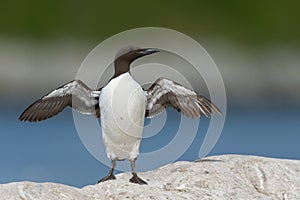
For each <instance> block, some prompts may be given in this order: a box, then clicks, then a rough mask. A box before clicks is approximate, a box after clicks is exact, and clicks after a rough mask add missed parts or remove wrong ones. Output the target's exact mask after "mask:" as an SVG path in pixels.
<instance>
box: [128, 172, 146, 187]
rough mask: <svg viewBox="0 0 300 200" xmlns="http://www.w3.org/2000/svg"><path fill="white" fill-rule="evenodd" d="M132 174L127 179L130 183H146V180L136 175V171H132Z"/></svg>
mask: <svg viewBox="0 0 300 200" xmlns="http://www.w3.org/2000/svg"><path fill="white" fill-rule="evenodd" d="M132 175H133V176H132V178H131V179H130V180H129V182H131V183H137V184H140V185H147V182H146V181H144V180H143V179H141V178H140V177H138V175H137V174H136V173H133V174H132Z"/></svg>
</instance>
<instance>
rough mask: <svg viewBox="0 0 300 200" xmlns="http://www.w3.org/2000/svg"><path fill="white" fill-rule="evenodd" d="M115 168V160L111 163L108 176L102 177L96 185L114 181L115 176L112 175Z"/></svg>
mask: <svg viewBox="0 0 300 200" xmlns="http://www.w3.org/2000/svg"><path fill="white" fill-rule="evenodd" d="M115 166H116V160H112V161H111V169H110V171H109V174H108V175H107V176H105V177H103V178H102V179H100V180H99V181H98V182H97V183H101V182H104V181H108V180H114V179H116V176H115V175H114V170H115Z"/></svg>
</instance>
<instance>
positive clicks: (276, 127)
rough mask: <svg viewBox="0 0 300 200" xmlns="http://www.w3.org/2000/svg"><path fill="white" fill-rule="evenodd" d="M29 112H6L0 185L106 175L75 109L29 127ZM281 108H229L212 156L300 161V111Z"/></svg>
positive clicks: (74, 181) (158, 142)
mask: <svg viewBox="0 0 300 200" xmlns="http://www.w3.org/2000/svg"><path fill="white" fill-rule="evenodd" d="M24 108H25V106H24V107H23V106H15V107H6V108H1V113H0V158H1V165H0V183H7V182H12V181H24V180H26V181H38V182H46V181H52V182H58V183H63V184H68V185H72V186H77V187H83V186H85V185H89V184H94V183H96V182H97V181H98V180H99V179H100V178H101V177H103V176H104V175H106V173H107V172H108V170H109V169H108V168H107V167H106V166H104V165H102V164H101V163H100V162H99V161H97V160H96V159H94V158H93V157H92V156H91V155H90V154H89V153H88V151H87V150H86V149H85V147H84V146H83V145H82V143H81V141H80V139H79V136H78V135H77V132H76V129H75V126H74V122H73V119H72V113H71V111H70V109H67V110H66V111H64V112H62V113H61V114H60V115H58V116H55V117H54V118H52V119H49V120H47V121H44V122H39V123H24V122H19V121H18V116H19V114H20V112H21V111H23V109H24ZM279 108H280V107H278V106H277V107H275V106H271V107H268V108H262V107H259V108H237V107H229V108H228V113H227V118H226V122H225V126H224V129H223V132H222V135H221V137H220V139H219V141H218V143H217V144H216V146H215V147H214V149H213V150H212V152H211V153H210V155H217V154H228V153H234V154H252V155H262V156H269V157H276V158H289V159H300V145H299V141H300V123H299V122H300V114H299V113H300V112H299V111H300V108H295V107H281V108H280V109H279ZM168 116H169V118H168V121H167V125H166V127H165V128H164V129H163V130H162V131H161V132H160V133H159V134H157V135H155V136H154V137H151V138H148V139H145V140H143V141H142V144H141V152H148V151H152V150H155V149H159V148H160V147H162V146H164V145H165V144H167V143H168V142H169V141H170V140H171V139H172V137H174V135H175V131H176V130H177V129H176V128H177V127H178V120H179V119H180V115H179V114H178V113H177V112H176V111H173V110H168ZM208 122H209V121H208V120H207V119H204V118H203V120H201V121H200V129H199V132H198V134H197V137H196V138H195V140H194V142H193V143H192V145H191V146H190V148H189V149H188V150H187V151H186V152H185V153H184V154H183V155H182V156H181V157H180V159H179V160H190V161H192V160H195V159H197V155H198V151H199V148H200V144H201V143H202V140H203V138H204V133H205V131H206V129H207V125H208ZM146 123H147V121H146ZM99 134H100V133H99ZM187 134H188V133H187ZM99 145H102V144H101V143H100V142H99ZM170 153H172V152H170Z"/></svg>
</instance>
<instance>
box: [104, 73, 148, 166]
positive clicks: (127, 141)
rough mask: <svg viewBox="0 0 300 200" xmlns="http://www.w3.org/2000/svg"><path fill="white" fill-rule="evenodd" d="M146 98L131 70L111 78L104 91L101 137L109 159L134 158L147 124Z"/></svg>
mask: <svg viewBox="0 0 300 200" xmlns="http://www.w3.org/2000/svg"><path fill="white" fill-rule="evenodd" d="M145 108H146V97H145V94H144V92H143V90H142V88H141V86H140V85H139V84H138V83H137V82H136V81H135V80H133V79H132V77H131V75H130V74H129V73H125V74H122V75H120V76H118V77H117V78H114V79H113V80H111V81H110V82H109V83H108V84H107V86H105V87H104V88H103V89H102V91H101V96H100V112H101V126H102V137H103V141H104V145H105V147H106V152H107V155H108V157H109V158H110V159H118V160H122V159H131V160H133V159H135V158H136V157H137V155H138V153H139V146H140V141H141V137H142V130H143V125H144V116H145Z"/></svg>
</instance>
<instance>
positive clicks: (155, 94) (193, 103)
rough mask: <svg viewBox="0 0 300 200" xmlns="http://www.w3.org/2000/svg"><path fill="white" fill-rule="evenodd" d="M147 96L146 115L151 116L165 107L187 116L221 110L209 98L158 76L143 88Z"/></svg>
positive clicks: (193, 116)
mask: <svg viewBox="0 0 300 200" xmlns="http://www.w3.org/2000/svg"><path fill="white" fill-rule="evenodd" d="M145 93H146V97H147V108H146V117H153V116H155V115H157V114H159V113H161V112H162V111H163V110H164V109H165V108H167V107H173V108H175V109H176V110H177V111H178V112H182V114H184V115H185V116H187V117H191V118H196V117H200V116H201V113H203V114H204V115H205V116H206V117H210V116H211V115H212V114H213V113H217V114H219V115H221V111H220V110H219V109H218V108H217V106H215V105H214V104H213V103H212V102H211V101H210V100H209V99H207V98H205V97H204V96H202V95H199V94H197V93H196V92H194V91H192V90H189V89H187V88H185V87H183V86H182V85H180V84H178V83H175V82H174V81H171V80H169V79H167V78H159V79H157V80H156V81H155V83H153V84H152V85H151V87H150V88H149V89H148V90H145Z"/></svg>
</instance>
